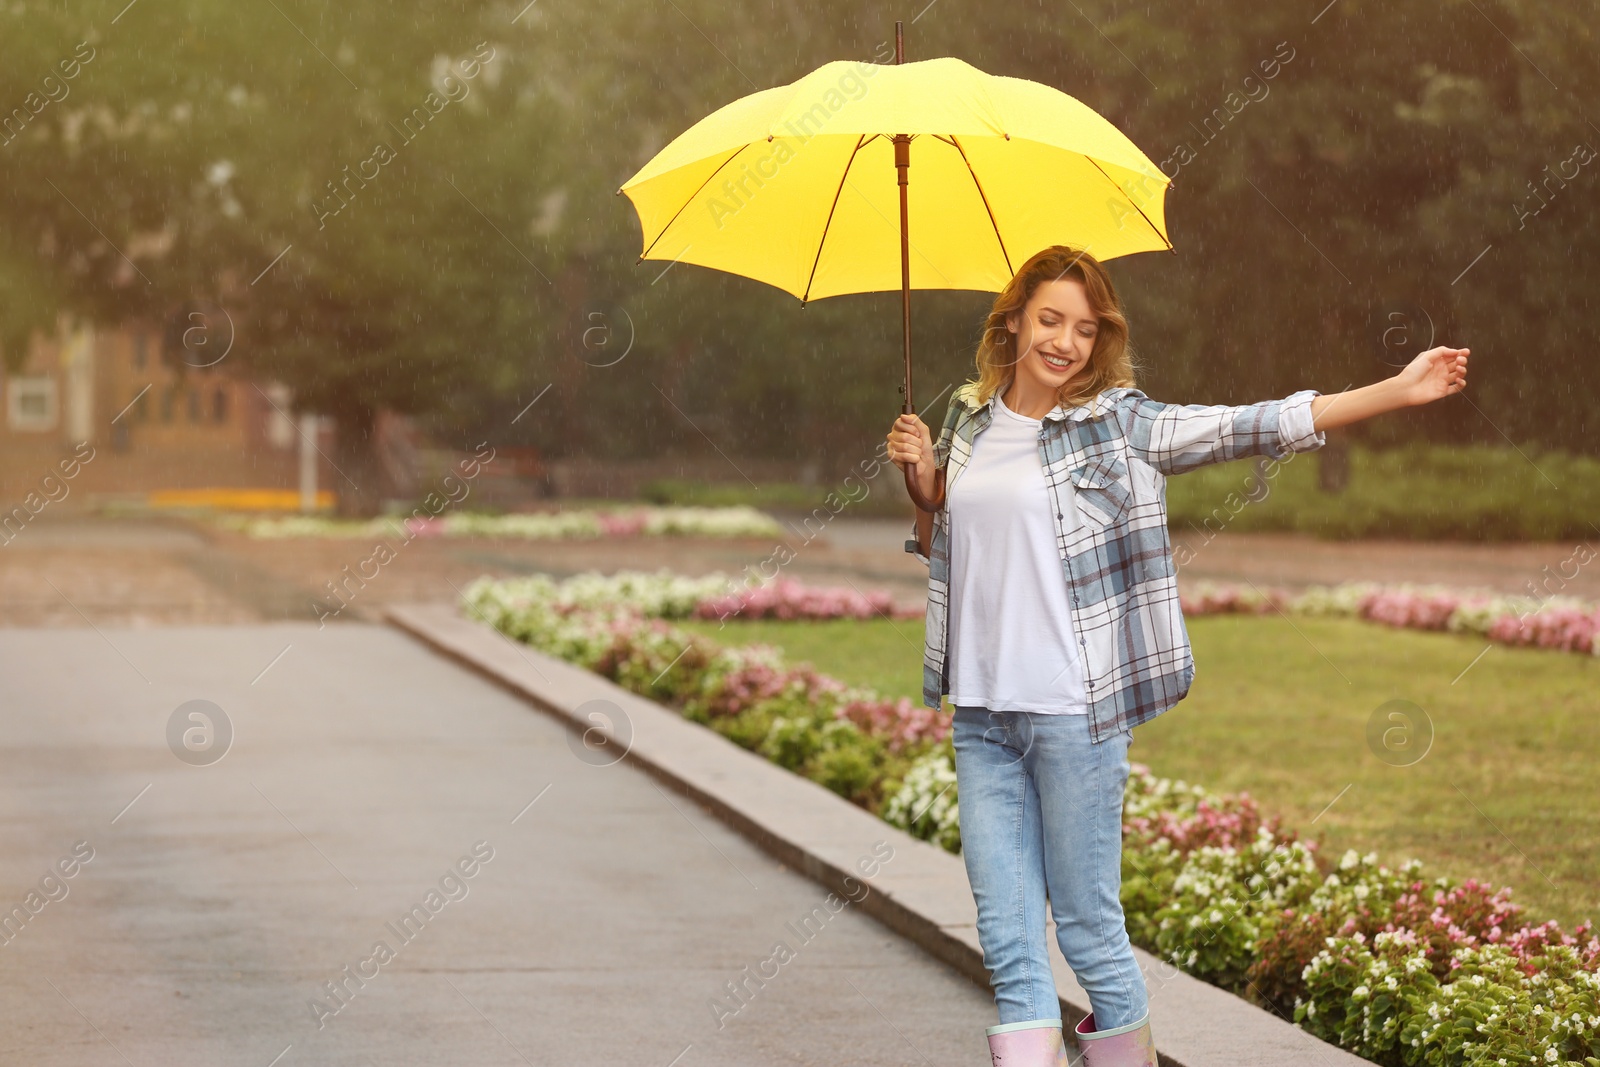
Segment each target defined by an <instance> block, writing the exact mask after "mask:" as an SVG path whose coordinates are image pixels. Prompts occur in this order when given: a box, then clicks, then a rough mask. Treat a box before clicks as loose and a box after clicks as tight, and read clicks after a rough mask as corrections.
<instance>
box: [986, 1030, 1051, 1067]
mask: <svg viewBox="0 0 1600 1067" xmlns="http://www.w3.org/2000/svg"><path fill="white" fill-rule="evenodd" d="M984 1033H985V1034H987V1035H988V1036H989V1060H990V1062H991V1063H992V1064H993V1067H1068V1061H1067V1047H1066V1044H1065V1040H1064V1039H1063V1038H1062V1036H1061V1020H1060V1019H1035V1020H1033V1021H1032V1022H1026V1023H1002V1024H1001V1025H999V1026H991V1027H989V1029H987V1030H985V1031H984Z"/></svg>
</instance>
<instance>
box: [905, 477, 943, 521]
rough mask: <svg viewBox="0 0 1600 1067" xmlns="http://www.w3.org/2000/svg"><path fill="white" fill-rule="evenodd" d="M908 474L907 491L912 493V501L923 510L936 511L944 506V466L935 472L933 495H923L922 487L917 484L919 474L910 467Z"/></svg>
mask: <svg viewBox="0 0 1600 1067" xmlns="http://www.w3.org/2000/svg"><path fill="white" fill-rule="evenodd" d="M905 475H906V492H907V493H909V494H910V495H911V502H912V503H913V504H915V505H917V507H918V508H920V509H921V510H923V511H927V512H934V511H938V510H939V509H940V508H942V507H944V468H943V467H940V468H939V469H938V470H936V471H934V472H933V495H932V496H923V495H922V487H921V486H919V485H918V484H917V476H916V475H915V474H914V473H912V471H911V469H910V468H909V467H908V468H907V469H906V472H905Z"/></svg>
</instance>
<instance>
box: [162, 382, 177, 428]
mask: <svg viewBox="0 0 1600 1067" xmlns="http://www.w3.org/2000/svg"><path fill="white" fill-rule="evenodd" d="M177 401H178V397H177V390H176V389H174V388H173V387H172V386H170V385H168V386H163V387H162V390H161V421H162V422H171V421H172V409H173V407H174V406H175V405H176V404H177Z"/></svg>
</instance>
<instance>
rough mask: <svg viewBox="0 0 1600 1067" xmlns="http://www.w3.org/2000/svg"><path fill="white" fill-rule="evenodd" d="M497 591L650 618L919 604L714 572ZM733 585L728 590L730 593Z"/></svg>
mask: <svg viewBox="0 0 1600 1067" xmlns="http://www.w3.org/2000/svg"><path fill="white" fill-rule="evenodd" d="M499 588H500V590H501V592H502V593H503V595H504V596H505V597H507V598H509V599H510V600H513V601H515V602H517V603H518V604H520V605H523V606H524V607H530V608H531V606H532V605H536V604H542V605H545V606H546V608H547V609H549V610H555V611H561V612H568V613H570V612H571V611H572V610H574V609H576V608H584V609H587V610H591V611H592V610H601V609H604V610H607V611H610V612H613V613H617V612H631V613H633V614H637V615H640V616H642V617H645V618H652V619H691V618H693V619H729V618H734V617H737V618H740V619H746V620H748V619H872V618H894V619H904V618H918V619H920V618H921V617H922V615H923V611H922V609H921V608H899V607H896V606H895V603H894V598H893V597H891V596H890V595H889V594H888V593H884V592H880V591H877V590H874V591H872V592H867V593H863V592H860V591H858V590H855V589H847V588H846V589H841V588H834V587H831V586H814V585H806V584H805V583H803V582H798V581H796V580H794V579H793V578H779V579H777V580H775V581H773V582H769V583H766V584H763V585H757V586H751V587H747V588H743V589H741V588H739V583H738V582H736V581H734V580H733V579H731V578H729V577H728V576H727V575H725V574H722V573H720V572H713V573H711V574H707V575H702V576H700V577H697V578H685V577H683V576H681V575H677V574H673V573H672V572H671V571H668V570H658V571H618V572H616V573H615V574H611V575H602V574H595V573H592V572H591V573H587V574H579V575H575V576H573V577H571V578H568V579H566V580H564V581H561V582H556V581H553V580H552V579H550V578H547V577H545V576H544V575H538V574H536V575H532V576H530V577H527V578H512V579H507V580H504V581H501V582H500V583H499ZM730 590H731V591H730Z"/></svg>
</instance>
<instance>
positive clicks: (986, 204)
mask: <svg viewBox="0 0 1600 1067" xmlns="http://www.w3.org/2000/svg"><path fill="white" fill-rule="evenodd" d="M938 140H941V141H942V140H944V138H943V137H940V138H938ZM950 143H951V144H953V145H955V149H956V151H957V152H960V153H961V162H963V163H965V164H966V165H967V173H968V174H970V175H972V184H973V185H974V186H975V187H977V190H978V198H979V199H980V200H982V201H983V210H984V211H987V212H988V213H989V225H990V226H992V227H993V228H994V239H995V243H997V244H998V245H999V246H1000V254H1001V255H1002V256H1004V257H1005V261H1006V272H1007V273H1009V274H1015V273H1016V269H1015V268H1014V267H1012V266H1011V253H1010V252H1008V251H1006V239H1005V238H1004V237H1001V236H1000V224H999V223H998V222H996V221H995V217H994V208H992V207H990V206H989V194H987V193H985V192H984V191H983V183H982V182H980V181H979V180H978V172H977V171H975V170H973V169H972V160H970V159H968V158H967V150H966V149H965V148H962V147H961V142H960V141H957V140H956V136H955V134H951V135H950Z"/></svg>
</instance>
